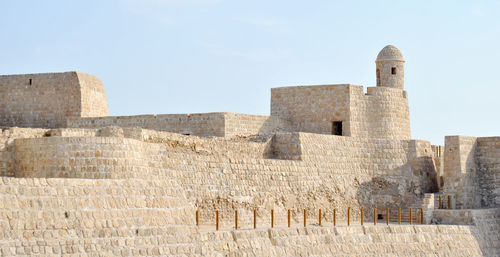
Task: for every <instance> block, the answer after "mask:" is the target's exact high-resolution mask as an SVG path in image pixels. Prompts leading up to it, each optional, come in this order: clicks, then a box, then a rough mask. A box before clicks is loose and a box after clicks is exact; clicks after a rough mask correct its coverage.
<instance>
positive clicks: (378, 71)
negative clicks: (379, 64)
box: [377, 69, 380, 86]
mask: <svg viewBox="0 0 500 257" xmlns="http://www.w3.org/2000/svg"><path fill="white" fill-rule="evenodd" d="M377 86H380V70H379V69H377Z"/></svg>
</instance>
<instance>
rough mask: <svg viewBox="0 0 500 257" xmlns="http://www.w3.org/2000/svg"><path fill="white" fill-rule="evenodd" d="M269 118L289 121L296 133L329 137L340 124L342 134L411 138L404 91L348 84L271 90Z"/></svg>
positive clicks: (408, 113)
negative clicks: (365, 88) (334, 126)
mask: <svg viewBox="0 0 500 257" xmlns="http://www.w3.org/2000/svg"><path fill="white" fill-rule="evenodd" d="M271 116H278V117H282V118H285V119H288V120H290V121H291V123H292V126H293V128H294V129H295V131H301V132H310V133H320V134H332V130H333V122H342V135H344V136H352V137H366V138H393V139H410V138H411V135H410V111H409V107H408V97H407V93H406V91H404V90H402V89H397V88H387V87H368V88H367V93H366V94H365V93H364V91H363V87H362V86H355V85H350V84H342V85H324V86H298V87H282V88H273V89H271Z"/></svg>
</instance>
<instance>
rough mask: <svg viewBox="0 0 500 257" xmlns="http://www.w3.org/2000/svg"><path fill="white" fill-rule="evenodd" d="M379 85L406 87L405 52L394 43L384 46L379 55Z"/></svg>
mask: <svg viewBox="0 0 500 257" xmlns="http://www.w3.org/2000/svg"><path fill="white" fill-rule="evenodd" d="M375 63H376V64H377V87H392V88H399V89H404V84H405V70H404V68H405V67H404V64H405V60H404V59H403V54H401V51H399V49H397V48H396V47H395V46H393V45H388V46H386V47H384V48H383V49H382V50H381V51H380V52H379V53H378V56H377V60H376V61H375Z"/></svg>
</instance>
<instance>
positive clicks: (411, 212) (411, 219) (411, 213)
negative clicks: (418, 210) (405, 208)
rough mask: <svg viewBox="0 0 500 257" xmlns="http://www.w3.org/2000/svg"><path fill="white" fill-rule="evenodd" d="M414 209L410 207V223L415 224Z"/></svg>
mask: <svg viewBox="0 0 500 257" xmlns="http://www.w3.org/2000/svg"><path fill="white" fill-rule="evenodd" d="M412 215H413V211H412V209H411V208H410V225H411V224H413V216H412Z"/></svg>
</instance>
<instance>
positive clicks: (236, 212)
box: [234, 210, 238, 229]
mask: <svg viewBox="0 0 500 257" xmlns="http://www.w3.org/2000/svg"><path fill="white" fill-rule="evenodd" d="M234 229H238V211H237V210H235V211H234Z"/></svg>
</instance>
